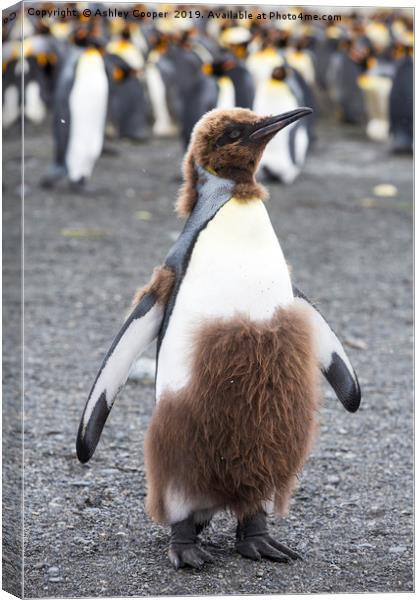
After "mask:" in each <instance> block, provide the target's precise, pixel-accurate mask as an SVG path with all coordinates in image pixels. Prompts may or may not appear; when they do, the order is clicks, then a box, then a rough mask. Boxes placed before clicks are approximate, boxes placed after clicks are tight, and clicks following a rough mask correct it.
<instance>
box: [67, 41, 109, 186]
mask: <svg viewBox="0 0 420 600" xmlns="http://www.w3.org/2000/svg"><path fill="white" fill-rule="evenodd" d="M107 104H108V79H107V76H106V72H105V65H104V61H103V59H102V57H101V55H100V54H99V52H97V51H95V50H87V51H85V52H84V53H83V54H82V56H81V57H80V59H79V62H78V64H77V67H76V73H75V78H74V83H73V87H72V90H71V92H70V97H69V106H70V137H69V144H68V148H67V153H66V163H67V169H68V172H69V177H70V179H71V180H72V181H78V180H79V179H80V178H81V177H90V175H91V173H92V170H93V167H94V165H95V162H96V160H97V159H98V157H99V155H100V153H101V151H102V144H103V139H104V131H105V118H106V110H107Z"/></svg>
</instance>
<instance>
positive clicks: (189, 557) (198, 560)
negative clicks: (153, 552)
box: [168, 543, 213, 570]
mask: <svg viewBox="0 0 420 600" xmlns="http://www.w3.org/2000/svg"><path fill="white" fill-rule="evenodd" d="M168 556H169V560H170V561H171V564H172V565H173V566H174V567H175V569H176V570H178V569H182V568H183V567H186V566H188V567H193V568H194V569H202V568H203V567H204V564H205V563H210V562H213V557H212V556H211V554H209V553H208V552H206V550H203V548H200V547H199V546H197V545H196V544H193V543H192V544H171V545H170V547H169V552H168Z"/></svg>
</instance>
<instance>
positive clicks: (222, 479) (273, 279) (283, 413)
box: [77, 108, 360, 568]
mask: <svg viewBox="0 0 420 600" xmlns="http://www.w3.org/2000/svg"><path fill="white" fill-rule="evenodd" d="M309 113H310V109H306V108H304V109H301V108H300V109H297V110H294V111H291V112H289V113H286V114H284V115H279V116H276V117H259V116H258V115H256V114H255V113H253V112H251V111H249V110H243V109H232V110H228V111H212V112H210V113H208V114H207V115H205V116H204V117H203V118H202V120H201V121H200V122H199V123H198V124H197V125H196V127H195V129H194V131H193V135H192V138H191V143H190V146H189V149H188V153H187V156H186V159H185V165H184V167H185V168H184V174H185V184H184V187H183V189H182V191H181V195H180V198H179V201H178V210H179V212H180V213H181V214H183V215H185V216H187V217H188V218H187V221H186V224H185V227H184V229H183V231H182V233H181V234H180V236H179V238H178V240H177V241H176V243H175V244H174V246H173V248H172V249H171V251H170V252H169V254H168V255H167V257H166V259H165V262H164V265H163V266H162V267H160V268H158V269H157V270H156V272H155V275H154V277H153V278H152V280H151V282H150V283H149V285H148V286H147V287H146V288H143V289H142V290H141V291H140V292H139V293H138V294H137V295H136V297H135V300H134V304H133V310H132V312H131V314H130V316H129V317H128V318H127V319H126V321H125V323H124V325H123V327H122V329H121V330H120V332H119V333H118V335H117V337H116V338H115V340H114V342H113V344H112V346H111V348H110V350H109V352H108V354H107V355H106V357H105V359H104V362H103V364H102V366H101V369H100V371H99V373H98V376H97V378H96V380H95V383H94V385H93V387H92V390H91V393H90V395H89V399H88V402H87V404H86V408H85V411H84V414H83V416H82V420H81V423H80V428H79V434H78V439H77V454H78V457H79V459H80V460H81V461H82V462H86V461H87V460H89V458H90V457H91V456H92V454H93V452H94V450H95V447H96V445H97V443H98V440H99V436H100V433H101V431H102V428H103V426H104V423H105V421H106V419H107V417H108V414H109V412H110V410H111V407H112V405H113V402H114V399H115V397H116V395H117V394H118V391H119V390H120V389H121V387H122V386H123V385H124V383H125V381H126V379H127V376H128V373H129V371H130V368H131V366H132V364H133V363H134V361H135V360H136V359H137V358H138V357H139V355H140V353H141V352H142V351H143V350H144V349H145V348H146V346H147V345H148V344H149V343H150V342H151V341H153V339H155V338H157V340H158V343H157V373H156V399H157V406H156V408H155V411H154V414H153V417H152V420H151V423H150V426H149V430H148V432H147V436H146V441H145V465H146V471H147V487H148V495H147V509H148V513H149V515H150V516H151V517H152V518H153V519H154V520H155V521H156V522H158V523H161V524H167V525H170V526H171V532H172V533H171V542H170V547H169V558H170V561H171V563H172V564H173V565H174V567H175V568H179V567H184V566H186V565H189V566H192V567H202V566H203V564H204V563H205V562H207V561H210V560H211V556H210V555H209V554H208V552H207V551H206V550H204V549H203V548H201V547H200V546H199V544H198V534H199V532H200V530H201V529H202V527H203V526H204V524H205V523H207V522H208V521H209V520H210V519H211V517H212V516H213V515H214V514H215V513H216V512H218V511H221V510H229V511H230V512H232V513H233V514H234V515H236V517H237V519H238V527H237V534H236V549H237V551H238V552H239V553H240V554H241V555H242V556H244V557H247V558H251V559H254V560H258V559H260V558H262V557H264V558H267V559H269V560H274V561H278V562H287V561H288V560H289V559H296V558H298V554H297V553H296V552H295V551H294V550H290V549H289V548H287V547H286V546H284V545H283V544H282V543H280V542H278V541H276V540H274V539H273V538H272V537H271V536H270V535H269V533H268V530H267V524H266V513H267V512H268V511H271V510H274V511H275V512H277V513H279V514H285V513H286V511H287V506H288V503H289V499H290V496H291V493H292V490H293V487H294V485H295V483H296V475H297V474H298V472H299V471H300V470H301V469H302V467H303V464H304V462H305V459H306V457H307V455H308V452H309V450H310V447H311V440H312V439H313V436H314V431H315V428H316V411H317V408H318V405H319V392H318V373H319V371H321V372H322V373H323V374H324V375H325V377H326V378H327V380H328V381H329V382H330V384H331V385H332V386H333V388H334V390H335V391H336V393H337V396H338V397H339V399H340V400H341V402H342V403H343V404H344V406H345V408H346V409H347V410H349V411H350V412H354V411H355V410H357V408H358V406H359V402H360V388H359V385H358V383H357V377H356V375H355V372H354V370H353V368H352V366H351V364H350V361H349V359H348V357H347V356H346V354H345V352H344V350H343V347H342V345H341V343H340V342H339V340H338V339H337V337H336V336H335V334H334V333H333V332H332V330H331V329H330V327H329V326H328V324H327V322H326V321H325V320H324V318H323V317H322V316H321V315H320V313H319V312H318V311H317V310H316V309H315V307H314V306H313V305H312V304H311V303H310V302H309V301H308V300H307V299H306V298H305V296H304V295H303V294H302V293H301V292H300V291H299V290H298V289H297V288H295V287H294V286H292V283H291V281H290V275H289V270H288V268H287V265H286V262H285V259H284V256H283V252H282V249H281V246H280V244H279V241H278V239H277V236H276V234H275V232H274V230H273V227H272V225H271V222H270V219H269V216H268V214H267V211H266V209H265V206H264V204H263V202H262V198H263V197H264V196H265V191H264V189H263V188H261V187H260V186H258V185H257V184H256V182H255V172H256V169H257V167H258V161H259V159H260V157H261V154H262V152H263V150H264V146H265V144H266V143H267V142H268V141H269V140H270V139H271V138H272V136H273V135H275V134H276V133H277V131H280V130H281V129H282V128H283V127H285V126H286V125H288V124H290V123H292V122H294V121H296V120H297V119H298V118H300V117H302V116H304V115H306V114H309Z"/></svg>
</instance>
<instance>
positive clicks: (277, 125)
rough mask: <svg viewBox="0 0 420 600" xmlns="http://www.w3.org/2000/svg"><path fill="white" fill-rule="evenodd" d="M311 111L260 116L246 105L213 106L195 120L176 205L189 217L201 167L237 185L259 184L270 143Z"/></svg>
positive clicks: (195, 197)
mask: <svg viewBox="0 0 420 600" xmlns="http://www.w3.org/2000/svg"><path fill="white" fill-rule="evenodd" d="M310 113H312V109H311V108H306V107H304V108H297V109H296V110H292V111H289V112H287V113H283V114H281V115H277V116H275V117H272V116H269V117H261V116H260V115H257V114H256V113H254V112H252V111H251V110H248V109H246V108H232V109H228V110H221V109H214V110H212V111H210V112H208V113H206V114H205V115H204V116H203V117H202V118H201V119H200V121H198V123H196V125H195V127H194V129H193V131H192V134H191V139H190V144H189V146H188V150H187V153H186V155H185V159H184V184H183V186H182V188H181V191H180V195H179V197H178V201H177V204H176V210H177V213H178V215H180V216H182V217H188V216H189V215H190V214H191V212H192V210H193V209H194V206H195V204H196V201H197V184H198V175H197V169H198V167H201V168H202V169H205V170H206V171H208V172H210V173H212V174H213V175H216V176H218V177H221V178H224V179H228V180H230V181H231V182H233V183H235V185H236V186H238V185H240V184H243V185H245V186H247V185H249V184H253V185H254V189H255V187H256V186H257V184H256V182H255V173H256V171H257V168H258V164H259V162H260V159H261V156H262V154H263V152H264V148H265V146H266V145H267V143H268V142H269V141H270V140H271V139H272V138H273V137H274V136H275V135H276V133H278V132H279V131H281V130H282V129H284V128H285V127H287V125H290V124H291V123H294V122H295V121H297V120H298V119H300V118H301V117H304V116H306V115H309V114H310Z"/></svg>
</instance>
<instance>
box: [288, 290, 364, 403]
mask: <svg viewBox="0 0 420 600" xmlns="http://www.w3.org/2000/svg"><path fill="white" fill-rule="evenodd" d="M293 295H294V296H295V298H297V299H298V300H299V301H300V302H302V303H304V304H305V307H306V308H307V309H308V311H309V313H310V315H311V319H312V324H313V326H314V328H315V332H316V344H317V352H318V359H319V364H320V369H321V371H322V373H323V375H324V376H325V378H326V379H327V381H328V382H329V384H330V385H331V387H332V388H333V390H334V391H335V393H336V394H337V398H338V399H339V400H340V402H341V403H342V405H343V406H344V408H345V409H346V410H348V411H349V412H351V413H354V412H356V411H357V409H358V408H359V406H360V400H361V391H360V385H359V382H358V379H357V375H356V372H355V370H354V368H353V366H352V364H351V362H350V360H349V358H348V356H347V354H346V352H345V351H344V348H343V346H342V344H341V342H340V340H339V339H338V338H337V336H336V334H335V333H334V331H333V330H332V329H331V327H330V326H329V325H328V323H327V321H326V320H325V319H324V317H323V316H322V315H321V313H320V312H319V311H318V309H317V308H316V307H315V306H314V305H313V304H312V302H310V301H309V300H308V298H307V297H306V296H305V294H303V292H301V291H300V290H299V289H298V288H297V287H295V286H293Z"/></svg>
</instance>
